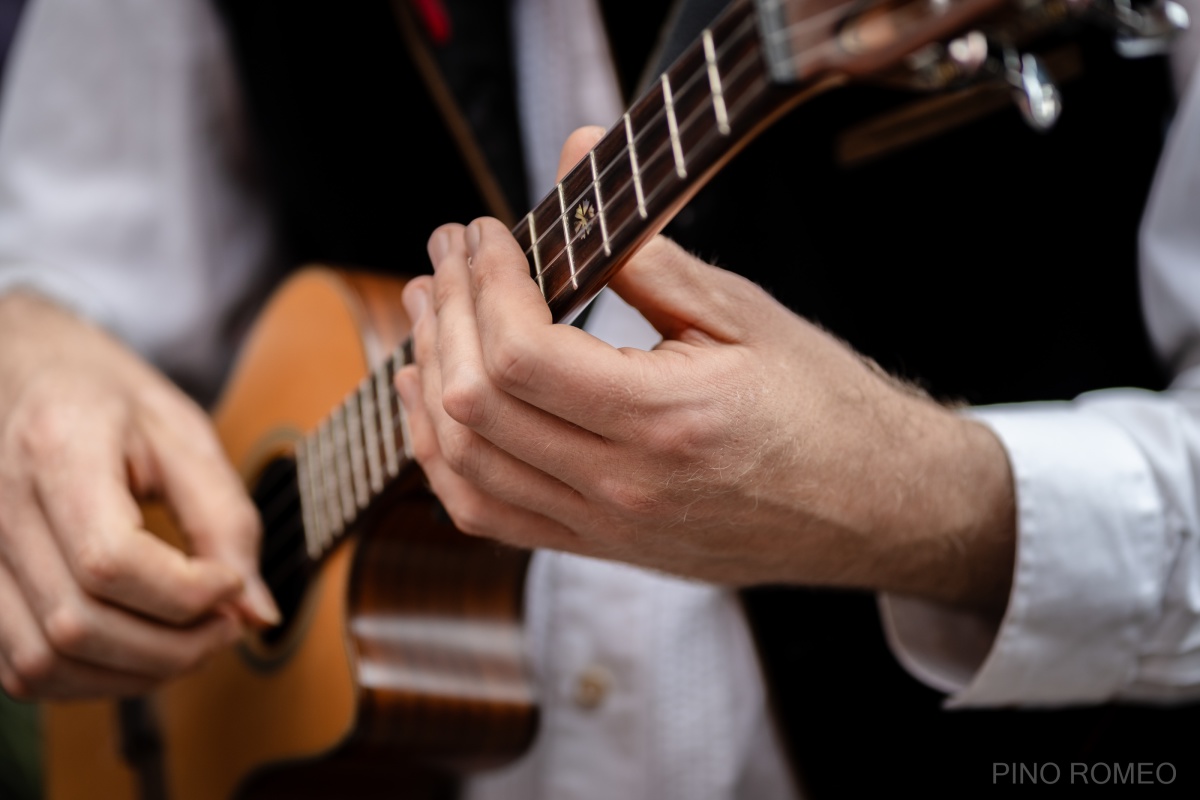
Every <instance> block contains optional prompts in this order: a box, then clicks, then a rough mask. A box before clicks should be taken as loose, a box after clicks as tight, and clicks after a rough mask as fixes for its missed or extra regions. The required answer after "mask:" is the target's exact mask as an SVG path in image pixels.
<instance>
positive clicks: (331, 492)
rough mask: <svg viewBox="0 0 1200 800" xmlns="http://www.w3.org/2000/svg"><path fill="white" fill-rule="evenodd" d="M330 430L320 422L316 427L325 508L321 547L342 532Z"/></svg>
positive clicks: (325, 546) (322, 496)
mask: <svg viewBox="0 0 1200 800" xmlns="http://www.w3.org/2000/svg"><path fill="white" fill-rule="evenodd" d="M332 438H333V437H332V432H331V431H330V430H329V426H328V425H326V424H322V425H321V427H320V428H318V429H317V445H318V447H319V448H320V452H321V470H320V477H321V479H322V480H321V505H322V506H324V508H325V522H326V528H325V530H324V539H323V540H322V542H321V549H322V550H327V549H329V545H330V544H331V543H332V542H333V540H334V539H336V538H337V537H338V536H339V535H341V532H342V525H343V523H342V509H341V503H340V502H339V501H338V488H337V486H336V485H335V481H336V480H337V479H336V477H335V467H334V458H333V442H332Z"/></svg>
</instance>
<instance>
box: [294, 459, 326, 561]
mask: <svg viewBox="0 0 1200 800" xmlns="http://www.w3.org/2000/svg"><path fill="white" fill-rule="evenodd" d="M296 483H297V484H298V485H299V487H300V517H301V519H302V520H303V523H302V524H303V525H304V549H305V550H307V551H308V554H309V556H311V557H312V558H314V559H315V558H317V557H318V556H320V555H321V548H320V546H319V545H318V544H317V535H318V534H317V524H316V521H315V519H314V518H313V498H312V486H311V485H310V483H309V472H308V437H307V436H306V437H303V438H302V439H301V440H300V442H299V443H298V444H297V445H296Z"/></svg>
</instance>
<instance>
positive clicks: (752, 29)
mask: <svg viewBox="0 0 1200 800" xmlns="http://www.w3.org/2000/svg"><path fill="white" fill-rule="evenodd" d="M754 22H755V16H754V14H753V13H751V14H749V15H748V16H747V17H746V18H745V19H743V20H742V21H741V22H739V23H737V25H736V27H735V28H734V29H733V30H732V31H730V33H729V36H728V37H727V38H726V40H725V41H724V42H723V43H722V44H721V45H720V46H719V47H717V48H716V54H717V56H718V57H720V56H721V55H723V54H724V53H726V52H728V51H729V49H730V48H731V47H735V46H737V45H740V44H742V43H743V42H744V38H743V37H744V35H745V34H746V33H747V32H749V33H750V34H751V35H752V36H753V35H755V34H756V32H757V26H755V25H754ZM749 60H750V61H756V59H755V58H754V57H753V54H752V56H751V59H749ZM746 62H747V60H746V59H743V60H742V61H740V62H739V66H741V65H744V64H746ZM704 75H705V73H704V72H700V73H694V74H692V75H690V76H689V77H688V78H687V79H686V80H685V81H684V82H683V84H682V85H681V88H680V92H681V93H682V92H685V91H687V90H689V89H691V88H692V87H693V84H694V83H695V82H696V81H698V80H701V79H702V78H703V77H704ZM730 77H731V78H732V77H733V76H732V75H731V76H730ZM663 114H664V111H662V110H660V111H656V112H655V113H654V117H653V120H654V121H657V120H658V119H659V118H660V117H661V116H662V115H663ZM689 119H690V117H689ZM622 120H623V122H624V125H625V139H626V144H625V146H624V147H622V148H621V149H620V150H619V151H618V157H617V159H616V160H615V161H613V162H611V163H609V164H607V165H605V166H604V168H603V169H601V170H600V175H599V177H600V178H604V177H605V176H607V175H608V173H609V172H610V171H611V170H612V169H614V168H615V167H616V166H617V163H618V162H619V161H622V160H624V159H622V158H620V155H622V154H624V153H625V152H626V151H629V160H630V162H631V167H632V168H633V172H634V173H635V174H634V181H633V183H634V189H635V190H636V192H637V195H638V213H639V214H640V215H641V216H642V218H643V219H645V218H646V216H647V212H646V210H645V203H644V194H643V190H642V186H641V183H640V172H641V171H640V169H638V164H637V152H636V147H635V143H636V142H637V141H638V140H639V139H641V138H642V137H643V136H645V135H647V132H648V131H649V130H650V127H651V126H650V125H646V126H643V128H642V130H641V131H639V132H638V133H637V134H634V132H633V123H632V121H631V120H630V118H629V113H628V112H626V113H625V114H624V115H623V117H622ZM610 133H611V131H610ZM593 150H594V148H593ZM657 152H658V151H657V150H656V151H655V153H656V154H657ZM594 183H596V185H598V182H594ZM588 188H591V187H588ZM583 197H584V195H580V196H579V197H577V198H575V199H574V200H573V201H572V202H571V204H570V207H571V208H574V207H575V204H576V203H578V202H579V201H580V200H582V199H583ZM547 199H549V197H545V198H543V199H542V203H544V202H545V201H546V200H547ZM542 203H538V205H537V207H536V208H540V207H541V206H542ZM536 208H535V210H536ZM564 213H565V212H564ZM532 214H533V212H532V211H531V212H530V214H529V215H528V216H529V217H530V231H529V237H530V246H529V248H526V249H525V251H524V252H525V255H526V258H528V257H529V256H530V252H531V251H532V253H533V258H534V259H535V261H540V253H539V252H538V251H539V249H540V248H539V247H537V245H540V244H541V241H542V239H544V238H545V237H546V235H547V233H542V234H540V235H539V234H537V233H536V231H535V229H534V226H533V220H532ZM551 263H553V261H552V262H551ZM549 267H550V265H541V264H540V263H539V264H538V265H537V269H538V271H539V275H541V274H544V273H545V272H546V270H548V269H549ZM540 285H541V284H540V282H539V286H540ZM542 294H543V296H545V290H544V289H543V292H542ZM556 296H557V295H556Z"/></svg>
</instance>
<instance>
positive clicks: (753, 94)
mask: <svg viewBox="0 0 1200 800" xmlns="http://www.w3.org/2000/svg"><path fill="white" fill-rule="evenodd" d="M759 63H760V62H759V60H758V59H757V58H755V57H754V56H753V54H752V55H751V56H750V57H749V58H743V59H742V60H741V61H739V62H738V64H737V65H736V66H735V68H734V69H733V70H731V71H730V73H729V79H730V81H733V80H735V79H737V78H740V77H741V76H742V75H743V74H745V71H746V70H747V69H749V68H751V67H753V66H754V65H755V64H759ZM764 75H765V73H764ZM768 85H769V81H766V80H764V76H759V77H758V78H756V79H755V81H754V83H753V84H751V85H750V86H748V87H747V88H746V91H745V93H744V96H743V98H741V100H742V101H743V102H740V103H739V104H738V106H735V108H737V107H741V106H744V105H746V104H747V103H748V102H753V100H754V99H756V98H757V97H758V96H759V95H758V94H757V92H758V90H761V89H763V88H766V87H767V86H768ZM747 97H748V98H749V99H747ZM705 108H707V106H704V107H701V108H699V109H697V110H695V111H693V112H692V113H691V114H690V115H689V116H688V117H687V119H686V120H685V121H684V126H683V129H684V130H689V129H690V128H691V126H692V124H693V123H694V122H695V120H697V119H698V118H699V117H701V116H702V115H703V113H704V109H705ZM711 141H712V137H706V138H705V139H704V142H705V143H708V142H711ZM666 152H667V148H666V147H664V146H660V147H659V148H658V149H656V150H655V151H654V153H652V154H651V156H650V158H649V159H648V160H647V162H646V163H653V162H655V161H657V159H658V158H660V157H661V156H663V155H664V154H665V153H666ZM622 191H624V190H618V192H617V194H616V195H614V196H619V195H620V194H621V192H622ZM662 191H664V187H658V188H656V189H655V190H654V192H653V193H652V194H651V195H650V199H651V200H652V199H653V198H654V197H657V196H658V195H660V194H661V193H662ZM626 224H628V223H626ZM621 227H623V226H622V225H620V224H618V230H620V228H621ZM559 260H560V258H554V259H551V261H550V263H549V264H547V265H546V266H545V268H544V272H545V273H547V274H549V273H550V272H551V271H552V270H555V271H556V269H557V266H556V265H557V262H558V261H559ZM590 263H591V260H589V262H587V263H585V264H584V265H583V266H582V268H578V267H577V270H578V271H579V272H583V271H585V270H586V269H587V268H588V267H589V265H590ZM566 290H567V287H566V286H565V285H564V286H563V287H562V288H560V289H559V291H557V292H555V293H554V295H553V296H552V297H549V298H547V299H546V301H547V303H552V302H554V301H555V300H557V299H558V298H559V297H561V296H562V294H563V292H565V291H566Z"/></svg>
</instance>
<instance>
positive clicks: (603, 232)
mask: <svg viewBox="0 0 1200 800" xmlns="http://www.w3.org/2000/svg"><path fill="white" fill-rule="evenodd" d="M588 160H589V161H590V162H591V165H592V188H593V189H594V190H595V195H596V214H597V215H598V216H599V217H600V236H602V237H603V238H604V255H606V256H611V255H612V242H610V241H609V239H608V220H606V219H605V218H604V198H603V197H602V196H601V194H600V178H599V177H598V176H597V175H596V148H594V147H593V148H592V149H591V150H589V151H588ZM542 296H543V297H544V296H545V292H543V293H542Z"/></svg>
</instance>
